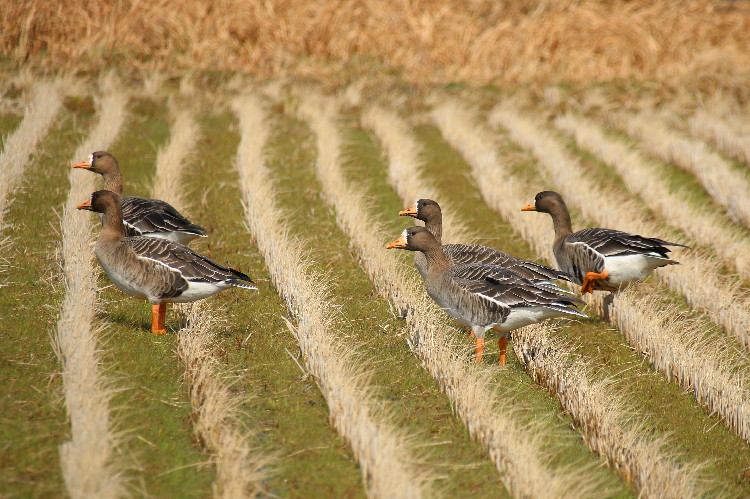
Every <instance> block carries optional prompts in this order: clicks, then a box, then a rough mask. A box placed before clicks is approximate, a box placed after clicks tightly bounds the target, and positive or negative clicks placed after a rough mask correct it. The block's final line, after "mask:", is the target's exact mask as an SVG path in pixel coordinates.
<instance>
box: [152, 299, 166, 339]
mask: <svg viewBox="0 0 750 499" xmlns="http://www.w3.org/2000/svg"><path fill="white" fill-rule="evenodd" d="M166 311H167V304H166V303H162V304H161V305H153V304H152V305H151V332H152V333H154V334H164V333H166V332H167V331H166V330H165V329H164V316H165V315H166Z"/></svg>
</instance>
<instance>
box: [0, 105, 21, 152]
mask: <svg viewBox="0 0 750 499" xmlns="http://www.w3.org/2000/svg"><path fill="white" fill-rule="evenodd" d="M22 119H23V116H22V115H18V114H11V113H0V150H3V149H4V148H5V138H6V137H7V136H8V135H10V134H11V133H13V130H15V129H16V128H17V127H18V125H19V124H20V123H21V120H22Z"/></svg>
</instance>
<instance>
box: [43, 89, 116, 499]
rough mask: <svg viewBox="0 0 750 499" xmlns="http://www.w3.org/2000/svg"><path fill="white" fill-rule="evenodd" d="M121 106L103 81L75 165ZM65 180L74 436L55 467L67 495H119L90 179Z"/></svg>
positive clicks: (108, 139) (109, 135)
mask: <svg viewBox="0 0 750 499" xmlns="http://www.w3.org/2000/svg"><path fill="white" fill-rule="evenodd" d="M126 100H127V99H126V97H125V96H124V94H123V93H121V92H120V91H119V89H117V88H116V87H115V86H114V84H113V83H112V81H111V80H105V81H104V96H103V97H102V98H101V99H99V100H98V102H97V105H98V108H99V117H98V122H97V124H96V126H95V127H94V129H93V130H92V131H91V133H90V135H89V136H88V138H87V139H86V140H85V141H84V142H83V143H81V144H80V145H79V146H78V147H77V148H76V151H75V153H74V154H73V158H72V159H73V160H76V161H78V160H80V159H81V158H83V157H86V156H87V155H88V154H90V153H91V151H95V150H99V149H106V148H107V147H109V146H110V144H111V143H112V142H113V141H114V139H115V137H116V135H117V133H118V131H119V130H120V128H121V126H122V124H123V121H124V119H125V104H126ZM61 167H62V166H61ZM69 178H70V192H69V194H68V200H67V201H66V203H65V207H64V210H63V216H62V258H63V266H64V267H63V268H64V272H65V274H64V277H65V299H64V301H63V304H62V309H61V311H60V319H59V321H58V323H57V330H56V332H55V334H54V336H53V339H52V341H53V346H54V348H55V351H56V352H57V354H58V356H59V357H60V361H61V362H62V379H63V392H64V395H65V406H66V408H67V412H68V417H69V418H70V432H71V438H70V440H69V441H68V442H65V443H63V444H62V445H61V447H60V464H61V467H62V472H63V479H64V481H65V488H66V490H67V492H68V494H70V496H71V497H74V498H83V497H103V498H107V497H120V496H123V495H124V493H125V484H124V480H125V478H124V475H123V473H122V471H121V469H120V467H119V463H117V460H116V452H115V449H116V446H117V445H118V438H117V437H116V435H115V434H114V433H113V430H112V422H111V420H110V414H109V406H110V401H111V398H112V389H111V386H110V383H109V382H108V380H106V379H105V378H104V377H103V376H102V375H101V374H100V372H99V362H100V359H99V349H98V347H97V332H96V331H95V330H92V323H93V320H94V314H95V312H96V290H97V276H98V271H97V269H96V268H95V267H94V265H93V264H92V261H91V260H92V257H93V252H92V251H91V242H92V241H91V228H92V224H91V219H90V217H89V214H88V213H86V212H80V211H78V210H76V206H77V205H78V204H80V203H82V202H84V201H87V200H88V199H89V197H90V196H91V193H92V191H93V190H94V176H93V175H89V174H82V173H81V172H78V171H77V170H71V172H70V175H69Z"/></svg>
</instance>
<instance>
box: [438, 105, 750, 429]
mask: <svg viewBox="0 0 750 499" xmlns="http://www.w3.org/2000/svg"><path fill="white" fill-rule="evenodd" d="M435 117H436V119H437V121H438V125H439V126H440V128H441V130H442V131H443V135H444V136H445V138H446V139H447V140H448V142H449V143H450V144H451V145H453V147H455V148H456V149H458V150H459V151H460V152H461V153H462V154H463V156H464V157H465V158H466V159H467V161H468V162H469V164H470V165H471V167H472V173H473V175H474V178H475V180H476V183H477V185H478V186H479V189H480V191H481V192H482V195H483V197H484V199H485V201H486V202H487V204H488V205H489V206H490V207H492V209H494V210H495V211H497V212H498V213H500V215H501V216H502V217H503V218H504V219H505V220H506V221H507V222H508V223H509V224H510V225H511V226H512V227H513V229H514V230H515V231H516V232H517V233H518V234H520V235H521V237H522V238H523V239H524V240H525V241H526V242H527V243H528V244H529V245H530V246H531V247H532V248H533V249H534V251H536V252H537V253H538V254H540V255H542V256H543V257H544V258H545V259H546V260H547V261H548V262H549V263H550V264H552V265H555V260H554V255H553V254H552V230H551V227H550V225H551V224H550V221H549V220H548V219H546V217H544V216H534V214H529V213H524V212H521V211H520V207H521V206H523V205H525V204H527V203H528V202H529V201H530V200H531V199H533V197H532V196H533V194H534V193H533V192H531V191H530V190H531V188H530V187H529V186H527V185H525V183H523V182H522V181H520V180H519V179H518V178H517V177H515V176H513V175H512V173H511V171H510V167H509V165H507V163H506V162H505V161H503V159H502V158H501V157H500V155H499V154H498V153H497V143H496V141H495V138H494V136H493V134H492V133H491V132H490V130H489V129H488V128H487V127H485V126H482V125H479V124H476V123H475V120H476V115H475V114H474V113H471V112H469V111H467V110H466V109H465V108H463V107H462V106H460V105H458V104H457V103H455V102H451V103H449V104H447V105H445V106H443V107H441V108H439V109H437V110H436V113H435ZM530 192H531V193H530ZM668 270H671V269H668ZM596 294H600V293H596ZM589 302H590V299H589ZM663 308H664V307H662V306H660V307H657V308H653V309H652V308H647V307H644V306H643V305H642V304H641V302H640V301H635V300H634V299H633V297H632V295H630V294H625V293H622V294H621V295H620V296H619V297H618V299H617V302H616V307H615V310H614V312H613V314H614V319H615V321H616V322H617V325H618V327H619V328H620V331H621V332H622V334H623V335H624V336H625V337H626V338H627V339H628V341H629V342H630V343H631V345H633V346H634V347H635V348H637V349H638V351H640V352H642V353H644V354H645V355H647V357H648V358H649V359H650V360H651V362H653V364H654V366H655V368H656V369H658V370H659V371H661V372H662V373H664V374H665V375H666V376H667V377H668V378H670V379H671V378H673V377H674V379H676V381H677V382H678V383H679V384H680V386H682V388H683V389H685V390H689V391H694V393H695V396H696V398H697V399H698V400H699V401H700V403H702V404H704V405H706V406H707V407H708V408H709V410H710V411H712V412H713V411H716V412H717V413H718V414H719V415H720V416H721V417H722V418H723V419H724V420H725V421H726V422H727V425H728V426H730V428H732V429H733V430H734V431H735V432H736V433H737V434H738V435H740V436H741V437H742V438H744V439H746V440H747V439H748V438H750V432H749V431H748V430H749V428H748V426H747V422H746V421H747V420H748V412H747V411H748V409H747V395H746V394H745V392H744V390H742V387H743V383H742V380H741V379H739V378H738V376H737V375H735V374H733V373H734V372H735V371H736V368H735V366H734V365H733V362H732V360H731V359H732V356H731V355H728V354H727V353H726V351H727V350H725V349H721V350H719V349H713V348H712V349H707V348H701V345H702V342H703V335H702V334H700V333H699V332H698V331H695V330H694V329H692V328H685V329H684V330H683V332H682V333H681V334H679V335H668V334H667V335H665V334H662V333H663V327H662V323H661V321H660V320H659V316H660V314H661V313H662V309H663ZM657 311H658V312H657ZM670 317H671V316H670ZM671 320H672V322H674V323H676V324H684V323H685V322H686V321H687V319H686V318H684V317H679V319H677V318H676V317H672V318H671ZM656 338H658V341H656V340H653V339H656ZM678 353H679V355H678ZM738 389H739V390H738ZM733 421H737V422H739V423H733Z"/></svg>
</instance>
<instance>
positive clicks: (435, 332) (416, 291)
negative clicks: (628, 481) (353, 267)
mask: <svg viewBox="0 0 750 499" xmlns="http://www.w3.org/2000/svg"><path fill="white" fill-rule="evenodd" d="M301 102H302V103H301V105H300V107H299V109H298V114H299V116H300V117H301V118H302V119H304V120H306V121H308V122H309V124H310V126H311V127H312V130H313V132H314V134H315V135H316V141H317V148H318V159H317V162H316V167H317V171H318V178H319V180H320V182H321V184H322V188H323V193H324V195H325V197H326V198H327V200H328V202H329V203H330V204H331V205H332V206H333V207H334V208H335V210H336V219H337V222H338V224H339V226H340V227H341V228H342V230H343V231H344V232H345V233H346V234H347V235H348V236H349V240H350V244H351V246H352V247H353V248H354V249H355V250H356V251H357V252H358V253H359V254H360V257H361V261H362V264H363V265H364V267H365V269H366V270H367V272H368V274H369V275H370V279H371V280H372V282H373V283H374V284H375V287H376V289H377V290H378V292H379V293H380V294H381V295H383V296H385V297H386V298H388V299H389V300H390V301H391V302H392V303H393V304H394V306H395V308H396V309H398V310H401V311H404V312H405V314H406V323H407V328H408V331H409V333H410V338H409V340H408V341H409V345H410V347H411V349H412V350H413V351H414V352H415V353H416V354H417V355H419V357H420V358H421V360H422V365H423V366H424V368H425V369H427V371H428V372H429V373H430V374H431V375H432V376H433V377H434V378H435V379H436V380H437V382H438V385H439V386H440V388H441V389H442V390H443V391H444V392H445V393H446V395H447V396H448V397H449V398H450V400H451V402H452V404H453V405H454V407H455V410H456V412H457V414H458V416H459V417H460V418H461V419H462V420H463V421H464V423H465V424H466V426H467V428H468V429H469V432H470V433H471V435H472V436H473V437H474V438H475V439H477V440H478V441H479V442H480V443H481V444H482V445H483V446H484V447H485V448H486V449H487V451H488V453H489V455H490V458H491V459H492V462H493V463H494V464H495V466H496V468H497V469H498V471H500V472H501V479H502V480H503V483H504V484H505V486H506V487H507V489H508V490H509V491H510V492H511V494H513V495H514V496H516V497H540V498H542V497H561V496H563V495H565V496H571V497H572V496H576V497H583V496H589V495H592V494H593V489H594V488H595V487H596V484H595V483H591V482H592V481H593V480H591V479H588V480H587V479H586V478H582V477H583V476H584V475H583V473H585V472H582V471H581V470H580V469H572V468H567V469H559V468H558V469H553V468H552V467H551V466H550V465H549V464H548V463H547V462H546V458H545V454H546V453H545V451H544V450H543V445H544V444H543V441H544V439H545V437H546V435H545V433H546V432H545V431H544V430H543V428H541V427H540V426H539V425H538V424H523V423H520V421H519V414H518V413H516V412H515V411H514V410H513V409H511V408H509V407H508V406H507V398H508V396H507V394H502V395H501V394H500V393H499V392H498V388H491V387H489V386H488V385H487V383H486V379H487V376H488V375H489V373H490V371H491V369H492V368H493V367H492V366H487V365H482V366H476V365H473V364H470V363H468V362H467V358H466V356H465V354H464V353H465V349H463V348H461V347H459V346H458V345H457V344H456V340H455V336H456V332H455V330H454V329H453V328H452V327H451V326H450V325H448V323H447V322H446V320H445V318H444V314H443V312H442V311H440V309H439V308H438V307H437V306H436V305H435V304H434V303H432V302H431V301H430V300H429V298H427V296H426V295H425V293H424V291H423V290H422V289H421V288H422V286H420V285H419V284H418V283H417V281H416V280H415V279H413V278H407V277H406V275H405V274H404V273H403V271H402V270H401V268H400V267H401V266H400V263H399V260H398V259H397V258H396V256H395V255H393V254H391V253H389V252H387V251H385V250H384V249H383V246H384V245H383V243H384V242H386V241H387V240H388V239H389V236H388V235H387V234H385V233H383V231H382V230H381V229H380V228H379V226H378V225H377V224H375V223H373V222H371V220H372V218H373V217H371V216H370V214H369V213H368V211H367V209H366V208H365V206H364V203H363V201H362V197H361V196H359V195H358V194H357V193H358V192H359V190H358V189H354V188H353V186H352V185H350V184H349V183H348V182H347V181H346V179H345V178H344V175H343V172H342V168H341V164H340V157H339V155H340V153H341V151H342V148H343V146H344V143H343V140H342V138H341V136H340V133H339V131H338V129H337V125H336V113H337V104H336V102H335V101H334V100H332V99H329V98H324V97H321V96H320V95H318V94H316V93H314V92H310V93H306V94H305V95H303V96H301ZM391 238H392V237H391ZM503 401H504V402H505V404H503V403H502V402H503Z"/></svg>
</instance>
